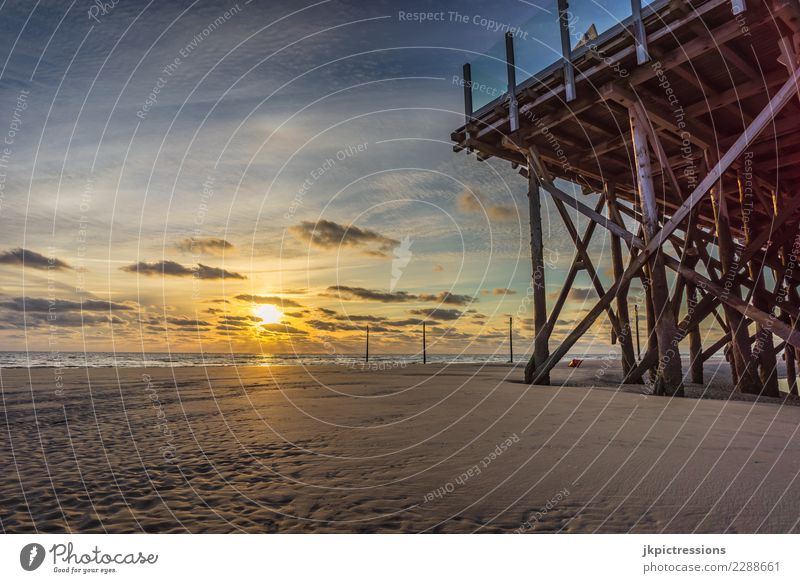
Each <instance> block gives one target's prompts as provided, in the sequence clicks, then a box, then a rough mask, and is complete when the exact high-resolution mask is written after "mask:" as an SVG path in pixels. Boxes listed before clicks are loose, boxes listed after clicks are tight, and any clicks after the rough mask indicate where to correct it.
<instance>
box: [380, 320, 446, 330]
mask: <svg viewBox="0 0 800 583" xmlns="http://www.w3.org/2000/svg"><path fill="white" fill-rule="evenodd" d="M423 321H424V322H425V323H426V324H430V325H431V326H435V325H436V324H438V323H439V322H434V321H431V320H421V319H419V318H406V319H405V320H391V321H388V322H386V325H387V326H394V327H395V328H406V327H408V326H422V322H423Z"/></svg>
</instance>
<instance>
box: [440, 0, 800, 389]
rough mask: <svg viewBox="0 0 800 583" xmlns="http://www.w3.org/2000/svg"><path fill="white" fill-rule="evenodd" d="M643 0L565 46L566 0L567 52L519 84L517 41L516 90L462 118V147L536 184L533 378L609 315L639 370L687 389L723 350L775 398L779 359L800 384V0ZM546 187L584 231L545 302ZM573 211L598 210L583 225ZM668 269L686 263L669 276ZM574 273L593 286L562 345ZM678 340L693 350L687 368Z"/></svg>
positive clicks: (748, 380) (539, 379)
mask: <svg viewBox="0 0 800 583" xmlns="http://www.w3.org/2000/svg"><path fill="white" fill-rule="evenodd" d="M633 4H634V10H633V16H632V17H631V18H629V19H627V20H625V21H623V22H622V23H621V24H619V25H618V26H616V27H614V28H613V29H611V30H609V31H607V32H606V33H604V34H603V35H601V36H600V37H598V38H596V39H590V40H589V41H588V42H584V43H582V46H580V48H571V44H572V43H570V42H569V37H568V18H569V13H568V10H567V7H566V3H565V2H560V7H561V13H560V14H561V25H562V41H563V42H562V45H563V46H564V58H563V59H562V60H561V61H559V62H557V63H554V64H553V65H552V66H550V67H549V68H547V69H545V70H544V71H542V72H541V73H539V74H537V75H535V76H534V77H531V78H529V79H527V80H525V81H524V82H522V83H520V84H517V83H516V80H515V75H514V72H513V69H514V67H513V46H512V45H511V42H510V39H508V38H507V47H508V57H507V60H508V61H509V92H508V93H507V94H506V95H505V96H504V97H503V98H500V99H498V100H496V101H494V102H492V103H490V104H488V105H487V106H485V107H483V108H482V109H481V110H479V111H477V112H473V111H471V109H472V108H471V105H470V104H471V98H470V96H469V95H465V109H466V112H465V113H466V123H465V125H464V126H462V127H460V128H458V129H457V130H456V131H455V132H453V134H452V139H453V141H454V142H455V143H456V145H455V146H454V149H455V150H456V151H465V152H469V153H472V154H475V155H476V156H477V158H478V159H479V160H486V159H488V158H490V157H494V158H499V159H503V160H507V161H509V162H510V163H512V164H513V165H514V166H515V167H518V168H519V170H520V172H521V173H522V174H523V175H524V176H526V177H527V178H528V181H529V201H530V217H531V250H532V269H533V283H534V286H533V287H534V297H533V303H534V326H535V332H536V340H535V345H534V350H533V356H532V358H531V361H530V362H529V364H528V366H527V368H526V373H525V374H526V381H527V382H531V383H546V382H547V381H548V375H549V372H550V370H551V369H552V367H553V366H554V365H555V364H557V363H558V362H559V361H560V360H561V359H562V358H564V357H565V356H566V355H567V353H568V352H569V351H570V349H571V348H572V347H573V346H574V345H575V343H576V342H577V341H578V340H579V339H580V338H581V336H583V335H584V334H585V333H586V332H587V331H588V330H589V329H590V328H591V326H592V325H593V324H594V322H595V321H596V320H597V319H598V318H599V317H601V316H602V315H605V317H607V318H608V320H609V322H610V324H611V327H612V330H613V332H612V338H613V341H614V342H617V343H619V345H620V348H621V355H622V356H621V358H622V363H623V367H624V370H625V373H626V375H627V380H628V382H633V383H641V382H652V383H653V389H654V391H655V392H656V393H659V394H668V395H680V394H682V392H683V383H684V379H688V380H691V381H692V382H703V378H702V374H703V367H702V364H703V362H704V361H705V360H707V359H708V358H709V357H711V356H712V355H714V354H716V353H718V352H720V351H724V354H725V355H726V357H727V358H728V359H729V360H730V362H731V369H732V371H733V381H734V384H735V386H736V387H737V389H738V390H740V391H743V392H747V393H761V394H764V395H769V396H778V395H779V389H778V379H777V361H778V358H783V359H785V361H786V370H787V377H788V379H789V381H788V384H789V389H790V392H791V393H792V394H794V395H797V380H796V371H795V360H796V358H797V357H798V356H800V354H798V352H797V351H798V350H799V349H800V332H798V330H797V321H798V318H800V295H799V294H798V285H800V268H798V266H797V265H796V263H797V261H798V257H800V252H799V250H800V230H799V229H800V187H798V180H799V179H800V93H798V87H799V83H798V79H800V66H799V65H800V61H798V54H800V3H798V1H797V0H747V2H746V3H745V2H742V1H734V2H731V1H730V0H695V1H690V2H686V1H666V0H661V1H656V2H654V3H652V4H650V5H648V6H646V7H644V8H641V7H640V6H639V5H638V1H634V2H633ZM468 72H469V69H468V67H465V73H467V74H468ZM465 77H468V75H465ZM559 180H564V181H569V182H571V183H573V184H576V185H578V186H579V187H580V190H581V191H582V192H583V193H584V194H589V193H597V194H599V195H600V198H599V202H596V203H595V201H596V200H597V198H596V197H593V198H592V202H591V204H587V202H586V201H584V200H581V199H582V198H583V197H582V196H581V195H578V196H575V195H573V194H569V193H568V192H567V191H566V190H568V189H565V188H563V187H560V186H559V184H562V185H563V183H561V182H560V181H559ZM569 190H573V189H569ZM545 196H547V197H550V198H551V199H552V202H553V204H554V205H555V207H556V209H557V210H558V212H559V215H560V216H561V218H562V219H563V221H564V223H565V226H566V228H567V232H568V233H569V235H570V237H571V239H572V241H573V243H574V245H575V254H574V259H573V262H572V265H571V267H570V269H569V271H568V273H567V277H566V280H565V282H564V286H563V289H562V291H561V293H560V294H559V296H558V297H557V299H556V300H555V301H554V302H552V303H551V305H550V306H548V305H547V296H546V294H545V293H544V283H545V281H544V279H545V273H544V268H543V261H542V233H541V216H540V210H539V209H540V205H541V203H540V200H541V197H545ZM575 212H578V213H581V214H583V215H584V216H585V217H587V218H588V219H589V224H588V227H587V229H586V231H585V232H584V233H580V232H578V230H577V228H576V225H575V224H574V222H573V220H572V218H571V215H572V214H574V213H575ZM631 225H635V227H631ZM598 228H599V229H606V230H608V231H609V232H610V235H611V258H612V262H613V266H612V267H613V283H612V284H611V285H610V286H608V287H605V286H604V285H603V283H602V282H601V281H600V278H599V277H598V275H597V270H598V269H599V267H598V264H599V261H598V260H596V259H595V260H594V261H593V258H592V257H591V256H590V254H589V251H588V249H589V243H590V241H591V238H592V236H593V235H594V234H595V232H596V231H597V230H598ZM667 270H670V271H672V272H675V279H674V281H673V283H672V285H668V279H667ZM581 271H585V272H586V273H587V274H588V275H589V277H590V279H591V280H592V282H593V286H594V289H595V290H596V292H597V301H596V303H595V304H594V306H593V307H592V308H591V310H589V312H588V313H587V314H586V315H585V316H584V317H583V319H582V320H581V321H580V322H578V323H577V325H576V326H575V328H574V330H573V331H572V332H571V333H570V334H569V335H567V336H566V338H564V339H563V340H561V342H560V344H559V345H558V346H557V347H556V348H554V349H552V350H551V343H550V340H551V333H552V331H553V328H554V325H555V322H556V320H557V319H558V316H559V314H560V312H561V310H562V308H563V306H564V303H565V301H566V299H567V295H568V291H569V289H570V287H571V286H572V283H573V281H574V279H575V277H576V275H577V274H578V273H579V272H581ZM634 279H636V280H639V281H641V283H642V288H643V289H644V294H645V297H644V298H642V299H643V302H642V303H643V304H644V307H645V309H646V313H647V322H648V330H647V339H648V342H647V343H646V346H645V347H644V350H643V352H642V353H641V355H639V356H637V354H636V352H635V351H634V340H633V333H632V326H631V317H630V314H629V303H630V302H629V297H628V295H629V294H628V288H629V286H630V285H631V283H632V281H633V280H634ZM681 313H684V314H685V316H683V317H680V314H681ZM709 318H713V319H715V321H717V322H718V323H719V324H720V327H721V330H722V335H721V336H720V337H719V339H718V340H717V341H715V342H713V343H712V344H710V345H708V346H705V347H704V346H702V345H701V338H700V332H699V327H700V326H701V325H702V323H703V322H704V321H705V320H707V319H709ZM681 351H683V352H684V353H687V352H688V354H689V356H690V362H691V364H690V369H689V370H688V371H684V370H683V363H682V362H681V357H680V353H681Z"/></svg>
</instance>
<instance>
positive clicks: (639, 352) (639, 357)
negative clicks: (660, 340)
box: [633, 304, 642, 360]
mask: <svg viewBox="0 0 800 583" xmlns="http://www.w3.org/2000/svg"><path fill="white" fill-rule="evenodd" d="M633 313H634V314H635V315H636V358H637V360H642V347H641V345H640V344H639V304H634V305H633Z"/></svg>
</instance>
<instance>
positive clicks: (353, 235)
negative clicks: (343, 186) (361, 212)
mask: <svg viewBox="0 0 800 583" xmlns="http://www.w3.org/2000/svg"><path fill="white" fill-rule="evenodd" d="M289 232H290V233H291V234H292V235H294V236H295V237H297V238H298V239H299V240H301V241H303V242H307V243H308V244H309V245H312V246H314V247H319V248H320V249H337V248H338V247H354V248H357V249H359V250H360V251H361V252H362V253H364V254H366V255H375V256H378V257H388V256H389V254H390V253H391V251H392V249H393V248H395V247H396V246H397V245H399V244H400V241H398V240H396V239H391V238H389V237H385V236H384V235H381V234H380V233H378V232H376V231H372V230H370V229H361V228H359V227H356V226H355V225H349V226H345V225H340V224H339V223H335V222H333V221H328V220H325V219H322V220H320V221H318V222H316V223H314V222H313V221H303V222H301V223H300V224H299V225H295V226H293V227H289Z"/></svg>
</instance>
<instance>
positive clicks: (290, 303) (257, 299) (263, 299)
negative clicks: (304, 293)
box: [236, 294, 303, 308]
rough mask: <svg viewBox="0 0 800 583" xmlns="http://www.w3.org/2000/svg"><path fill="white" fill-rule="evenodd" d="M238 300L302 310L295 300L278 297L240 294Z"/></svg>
mask: <svg viewBox="0 0 800 583" xmlns="http://www.w3.org/2000/svg"><path fill="white" fill-rule="evenodd" d="M236 299H237V300H239V301H240V302H248V303H251V304H273V305H276V306H283V307H284V308H302V307H303V306H302V305H300V304H298V303H297V302H296V301H294V300H290V299H288V298H280V297H278V296H257V295H252V294H239V295H238V296H236Z"/></svg>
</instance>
